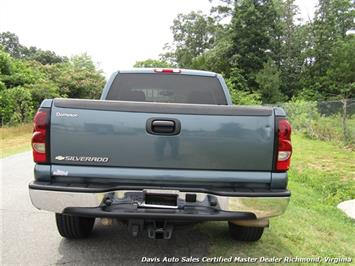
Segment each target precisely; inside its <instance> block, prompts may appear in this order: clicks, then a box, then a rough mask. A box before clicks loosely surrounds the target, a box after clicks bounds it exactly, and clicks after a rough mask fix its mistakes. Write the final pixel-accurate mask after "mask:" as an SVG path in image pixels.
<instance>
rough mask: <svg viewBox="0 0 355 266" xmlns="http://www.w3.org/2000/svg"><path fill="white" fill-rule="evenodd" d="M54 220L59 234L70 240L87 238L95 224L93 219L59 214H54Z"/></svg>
mask: <svg viewBox="0 0 355 266" xmlns="http://www.w3.org/2000/svg"><path fill="white" fill-rule="evenodd" d="M55 220H56V222H57V228H58V232H59V234H60V235H61V236H62V237H65V238H70V239H78V238H83V237H87V236H88V235H89V234H90V233H91V231H92V229H93V227H94V222H95V218H87V217H81V216H73V215H68V214H59V213H56V214H55Z"/></svg>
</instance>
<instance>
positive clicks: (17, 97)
mask: <svg viewBox="0 0 355 266" xmlns="http://www.w3.org/2000/svg"><path fill="white" fill-rule="evenodd" d="M1 47H2V48H1ZM104 83H105V79H104V77H103V75H102V72H101V71H99V70H97V68H96V66H95V64H94V63H93V61H92V59H91V57H90V56H88V55H87V54H81V55H75V56H73V57H72V58H70V59H67V58H65V57H60V56H57V55H56V54H55V53H54V52H51V51H42V50H41V49H38V48H36V47H30V48H27V47H25V46H22V45H21V44H20V43H19V40H18V37H17V36H16V35H15V34H13V33H9V32H4V33H0V119H1V123H2V124H1V125H6V124H11V125H14V124H17V123H25V122H28V121H30V120H31V119H32V116H33V114H34V112H35V110H36V109H37V108H38V106H39V105H40V103H41V102H42V100H43V99H46V98H55V97H72V98H92V99H98V98H99V96H100V94H101V90H102V88H103V86H104Z"/></svg>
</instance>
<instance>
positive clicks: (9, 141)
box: [0, 123, 32, 158]
mask: <svg viewBox="0 0 355 266" xmlns="http://www.w3.org/2000/svg"><path fill="white" fill-rule="evenodd" d="M31 136H32V123H28V124H22V125H19V126H16V127H2V128H0V137H1V139H0V158H3V157H6V156H10V155H13V154H16V153H18V152H23V151H27V150H29V149H31Z"/></svg>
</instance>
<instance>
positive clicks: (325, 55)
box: [307, 0, 355, 95]
mask: <svg viewBox="0 0 355 266" xmlns="http://www.w3.org/2000/svg"><path fill="white" fill-rule="evenodd" d="M354 16H355V9H354V6H353V3H352V1H351V0H319V4H318V8H317V10H316V14H315V19H314V22H313V25H312V26H313V27H312V31H313V41H314V43H313V47H312V50H311V53H310V58H311V62H312V64H310V69H309V72H310V78H309V79H308V80H307V81H308V84H307V86H308V87H311V88H312V89H313V90H318V91H320V92H321V93H322V94H323V95H326V94H327V84H326V82H327V78H326V75H327V72H328V70H329V68H330V65H331V60H332V54H331V51H332V49H333V47H334V46H335V45H336V44H337V42H338V41H339V40H343V39H345V38H346V32H347V31H348V30H350V29H352V28H354V26H355V24H354V23H355V21H354V19H353V18H354Z"/></svg>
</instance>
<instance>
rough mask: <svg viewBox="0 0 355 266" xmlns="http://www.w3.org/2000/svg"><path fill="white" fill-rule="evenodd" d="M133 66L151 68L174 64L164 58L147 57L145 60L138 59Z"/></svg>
mask: <svg viewBox="0 0 355 266" xmlns="http://www.w3.org/2000/svg"><path fill="white" fill-rule="evenodd" d="M133 67H143V68H149V67H173V66H172V65H171V64H169V63H168V62H166V61H164V60H162V59H159V60H156V59H146V60H143V61H137V62H136V63H135V64H134V66H133Z"/></svg>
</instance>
